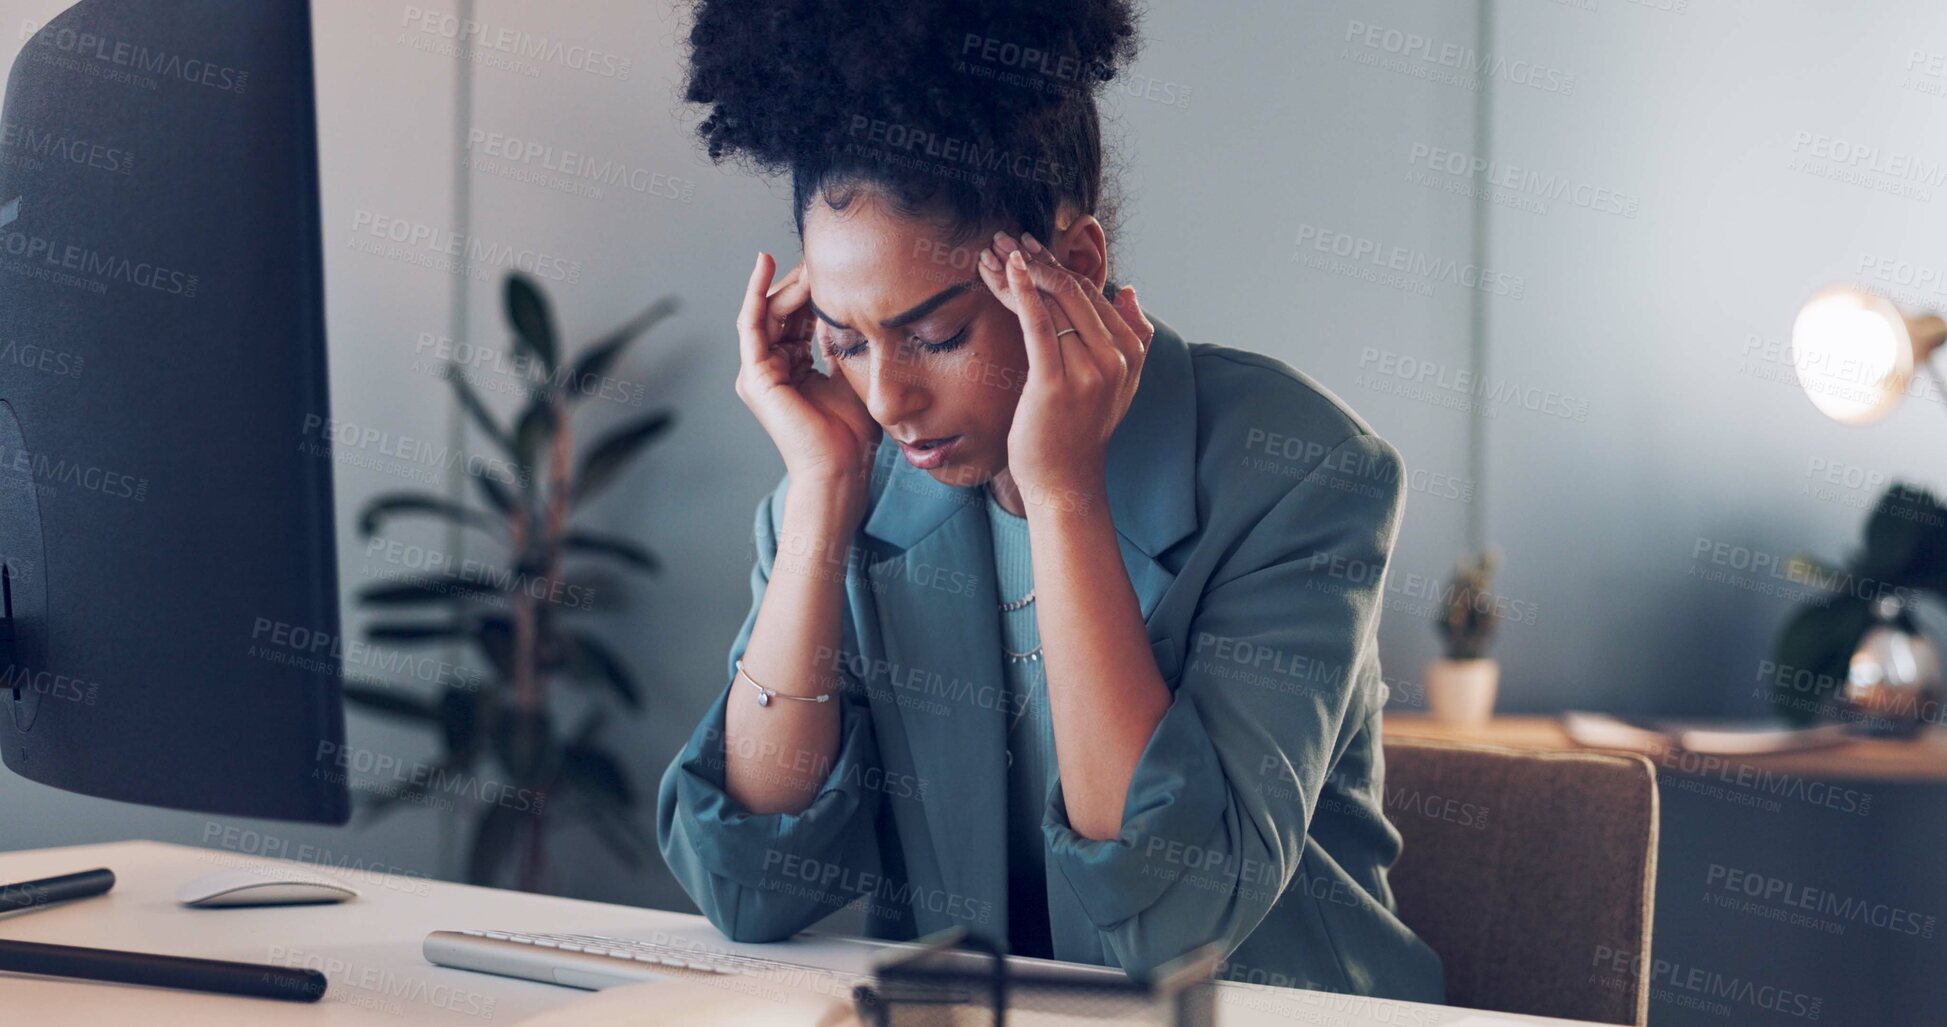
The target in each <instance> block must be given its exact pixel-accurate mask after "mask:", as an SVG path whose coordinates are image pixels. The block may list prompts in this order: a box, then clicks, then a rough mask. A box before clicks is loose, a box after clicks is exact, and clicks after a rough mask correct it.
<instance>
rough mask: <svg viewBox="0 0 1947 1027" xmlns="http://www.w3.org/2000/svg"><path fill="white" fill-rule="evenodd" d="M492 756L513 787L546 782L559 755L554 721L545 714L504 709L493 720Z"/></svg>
mask: <svg viewBox="0 0 1947 1027" xmlns="http://www.w3.org/2000/svg"><path fill="white" fill-rule="evenodd" d="M493 741H494V755H495V756H497V757H499V759H500V764H501V766H503V767H506V768H507V773H508V775H509V776H511V777H512V778H513V779H514V781H515V783H517V784H521V785H525V786H528V787H533V786H534V785H535V784H536V783H537V782H541V781H545V780H546V779H547V778H548V777H549V776H551V772H552V770H553V769H554V767H555V766H556V765H557V763H558V762H559V761H560V758H561V754H560V752H559V751H558V749H557V746H558V744H559V743H558V741H557V739H556V738H555V737H554V719H553V718H552V717H550V716H549V715H548V711H546V710H524V709H520V708H519V707H513V706H510V707H507V708H506V709H504V710H502V711H501V715H500V716H499V717H497V718H495V720H494V739H493Z"/></svg>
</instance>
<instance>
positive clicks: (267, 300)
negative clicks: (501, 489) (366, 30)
mask: <svg viewBox="0 0 1947 1027" xmlns="http://www.w3.org/2000/svg"><path fill="white" fill-rule="evenodd" d="M15 30H16V26H15V25H14V24H12V23H9V24H8V25H7V31H9V32H12V31H15ZM19 30H20V31H21V33H22V35H23V45H22V49H21V52H20V54H19V57H18V58H17V59H16V60H15V61H14V64H13V69H12V72H11V74H10V77H9V79H8V83H7V92H6V102H5V107H4V112H3V113H0V615H4V620H0V673H4V675H5V677H4V678H0V707H4V709H0V756H4V759H5V762H6V765H7V766H8V767H9V768H11V769H12V770H13V771H14V772H15V773H17V774H20V775H22V776H24V777H27V778H31V779H33V780H35V781H39V782H41V783H43V784H48V785H52V786H54V787H57V788H62V789H67V790H70V791H74V792H81V793H86V794H88V795H95V796H102V797H105V798H109V799H119V800H123V801H126V802H135V803H142V804H145V805H151V806H162V807H170V808H175V809H185V810H197V811H203V812H208V813H214V814H225V815H236V816H249V817H267V818H275V819H285V820H301V821H314V822H324V823H343V822H345V820H346V819H347V817H348V815H349V805H350V804H349V800H348V795H347V790H346V786H345V783H344V780H343V778H342V776H341V775H339V774H338V773H336V772H335V764H334V763H333V761H331V760H329V759H323V760H321V759H320V755H321V754H330V753H335V752H337V751H339V750H338V748H337V747H338V746H339V745H340V744H341V743H342V740H343V736H344V714H343V710H342V706H341V697H340V692H339V678H340V655H339V625H338V585H337V568H336V557H335V554H334V540H333V523H334V515H333V508H332V482H331V479H332V475H331V467H332V463H331V459H330V456H329V445H330V443H329V440H328V439H327V438H325V437H323V436H322V435H321V434H320V433H319V432H318V431H317V430H316V429H315V426H316V425H319V424H322V423H324V420H323V419H324V418H326V417H327V416H328V414H329V409H330V407H329V400H328V397H327V391H326V357H325V334H324V307H323V299H324V297H323V287H324V286H323V271H322V260H323V253H322V244H321V241H320V234H321V233H320V227H319V218H318V185H317V182H318V167H317V143H316V139H317V135H316V117H315V113H314V96H313V84H312V62H311V25H310V10H309V6H308V4H307V3H306V2H304V0H82V2H80V3H77V4H75V5H74V6H73V7H72V8H70V9H69V10H67V11H66V12H65V13H63V14H61V15H59V16H58V17H55V18H53V19H52V20H50V21H49V22H47V23H46V24H45V25H36V24H33V23H31V22H30V23H28V24H26V25H25V26H19ZM5 787H6V782H5V781H4V780H0V790H4V788H5Z"/></svg>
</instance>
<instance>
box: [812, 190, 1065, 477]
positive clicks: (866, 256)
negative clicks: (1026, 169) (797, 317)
mask: <svg viewBox="0 0 1947 1027" xmlns="http://www.w3.org/2000/svg"><path fill="white" fill-rule="evenodd" d="M943 237H944V233H943V232H942V231H941V230H940V229H939V228H938V227H937V226H936V225H934V224H933V223H932V222H930V221H927V220H924V219H916V218H909V217H902V216H900V215H899V214H898V213H896V212H894V211H892V210H890V208H889V207H888V206H887V205H886V204H884V203H881V202H879V201H878V200H877V199H876V198H874V197H872V196H871V195H870V194H864V195H861V196H859V197H858V198H857V199H856V200H854V201H853V202H852V203H851V204H850V206H849V207H848V208H847V209H846V210H844V211H842V212H835V211H833V210H831V209H830V207H829V206H828V205H826V204H825V203H824V202H823V201H822V200H819V201H815V202H813V203H812V204H811V208H810V210H809V211H807V212H806V215H805V227H804V269H805V274H806V276H807V279H808V281H809V283H810V290H811V307H812V313H813V322H814V325H815V327H814V332H815V334H814V336H813V342H812V345H813V346H814V347H815V348H816V349H817V351H818V352H820V353H823V354H824V355H825V359H826V360H827V362H828V363H829V366H830V367H831V369H832V373H833V374H842V375H844V376H845V379H846V381H847V382H849V383H850V384H851V386H852V390H853V391H854V392H856V393H858V395H859V398H860V399H862V400H864V401H865V405H866V409H867V410H869V411H870V412H871V414H872V419H873V420H875V421H877V422H879V425H880V427H882V428H884V429H885V431H886V434H887V435H888V436H890V437H891V438H892V439H894V440H896V441H897V442H898V443H899V445H900V449H901V451H902V453H903V454H904V455H905V457H906V459H907V461H908V462H910V463H912V464H913V465H914V466H916V467H919V468H921V469H923V470H925V471H926V472H927V473H928V474H930V475H932V476H933V478H934V479H935V480H937V481H940V482H941V483H943V484H947V485H953V486H961V487H964V486H971V485H980V484H984V483H985V482H986V481H988V479H990V478H992V477H993V476H994V475H996V474H998V473H1000V471H1001V470H1002V469H1003V468H1005V467H1006V466H1007V430H1008V426H1009V425H1010V424H1012V423H1013V420H1014V407H1015V404H1017V403H1018V402H1019V401H1020V398H1021V387H1022V385H1023V384H1025V383H1026V381H1027V368H1028V360H1027V350H1026V348H1025V346H1024V345H1023V340H1022V337H1021V324H1020V321H1019V320H1018V319H1017V318H1016V317H1015V316H1014V314H1013V312H1012V311H1010V310H1008V309H1007V307H1005V306H1003V305H1002V304H1001V302H1000V300H999V299H997V298H995V296H994V295H993V294H992V293H990V292H989V291H988V290H987V287H986V285H984V284H983V283H982V282H981V279H980V274H979V271H978V266H979V264H978V262H979V258H980V251H981V250H983V249H985V248H986V247H987V246H988V244H989V243H990V242H991V241H992V240H991V238H990V237H989V235H988V234H987V233H984V232H983V233H981V234H979V235H977V236H976V237H975V238H973V239H971V240H969V241H968V242H966V243H963V244H960V245H957V246H954V245H950V244H948V243H946V242H945V241H943Z"/></svg>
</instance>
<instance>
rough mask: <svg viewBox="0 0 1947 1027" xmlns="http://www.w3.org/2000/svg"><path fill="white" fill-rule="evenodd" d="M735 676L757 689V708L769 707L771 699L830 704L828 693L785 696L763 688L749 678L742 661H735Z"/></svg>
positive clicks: (754, 679) (830, 696)
mask: <svg viewBox="0 0 1947 1027" xmlns="http://www.w3.org/2000/svg"><path fill="white" fill-rule="evenodd" d="M737 676H738V677H740V678H743V679H744V680H745V681H748V682H750V687H752V688H755V689H757V705H759V706H769V705H770V704H771V700H772V699H773V698H776V699H789V700H791V701H793V702H830V701H831V698H832V694H831V693H830V692H826V693H825V694H823V695H786V694H785V693H783V692H779V691H776V690H774V689H770V688H765V687H764V686H763V685H760V684H758V683H757V679H756V678H754V677H751V676H750V671H747V670H745V669H744V661H742V660H738V661H737Z"/></svg>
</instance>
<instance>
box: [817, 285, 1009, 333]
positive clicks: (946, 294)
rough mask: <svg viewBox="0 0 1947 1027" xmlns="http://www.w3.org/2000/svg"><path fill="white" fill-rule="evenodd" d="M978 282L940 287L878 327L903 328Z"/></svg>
mask: <svg viewBox="0 0 1947 1027" xmlns="http://www.w3.org/2000/svg"><path fill="white" fill-rule="evenodd" d="M979 284H981V283H980V279H978V278H969V279H967V280H966V281H964V282H961V283H959V284H957V285H949V286H947V287H946V288H944V289H941V290H940V291H939V292H936V293H934V294H933V295H931V296H929V297H927V298H926V299H925V300H924V301H923V302H921V303H920V304H919V305H918V306H916V307H914V308H912V309H911V310H908V311H906V312H905V313H903V314H894V315H893V316H891V317H889V318H886V319H885V320H884V321H881V322H879V327H881V328H904V327H905V326H907V325H909V324H912V323H913V322H914V321H917V320H919V319H920V318H922V317H925V316H926V315H928V314H931V313H932V312H933V311H935V310H937V309H939V307H940V304H942V303H945V302H946V301H948V300H950V299H953V298H954V297H955V296H958V295H960V294H961V293H963V292H965V291H967V290H968V289H971V288H973V287H975V286H977V285H979ZM805 303H806V304H808V305H809V306H810V307H811V312H812V313H814V314H816V315H818V319H819V320H821V321H823V322H825V323H826V324H828V325H831V326H832V327H833V328H840V329H843V330H845V331H848V332H849V331H851V330H852V326H851V325H848V324H840V323H839V322H838V321H836V320H833V319H832V316H831V315H830V314H827V313H825V312H824V311H822V310H819V309H818V304H816V303H812V302H811V300H809V299H806V300H805Z"/></svg>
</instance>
